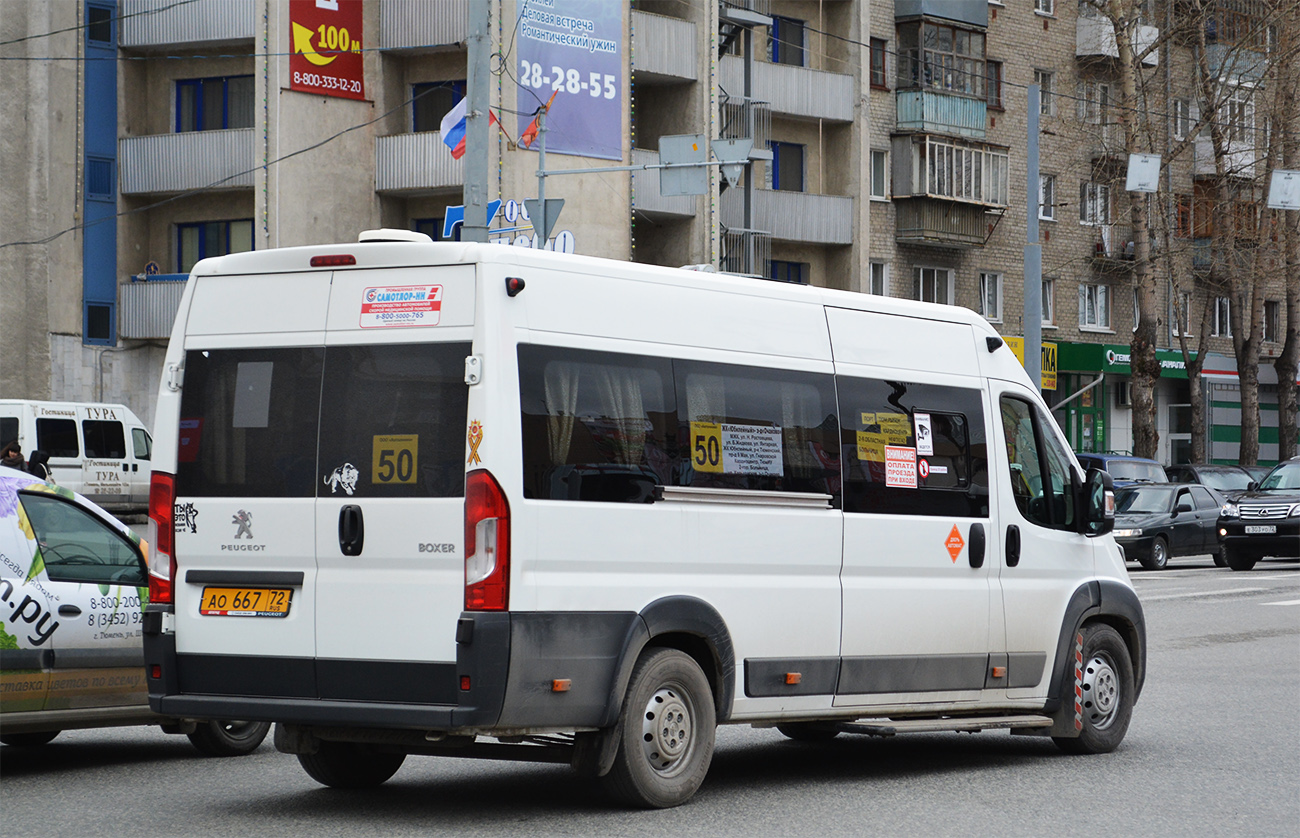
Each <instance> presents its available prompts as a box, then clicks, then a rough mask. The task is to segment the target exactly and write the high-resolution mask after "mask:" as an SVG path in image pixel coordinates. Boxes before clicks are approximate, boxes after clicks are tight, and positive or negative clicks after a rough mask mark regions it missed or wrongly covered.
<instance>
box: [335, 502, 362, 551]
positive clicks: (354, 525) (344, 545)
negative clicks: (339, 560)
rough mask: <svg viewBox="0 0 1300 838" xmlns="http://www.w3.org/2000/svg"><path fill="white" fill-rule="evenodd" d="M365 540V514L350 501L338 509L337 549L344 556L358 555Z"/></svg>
mask: <svg viewBox="0 0 1300 838" xmlns="http://www.w3.org/2000/svg"><path fill="white" fill-rule="evenodd" d="M365 542H366V519H365V516H363V515H362V514H361V507H359V506H357V505H356V504H353V503H350V504H348V505H346V506H344V507H343V508H342V509H340V510H339V549H340V550H342V551H343V555H345V556H360V555H361V549H362V547H364V546H365Z"/></svg>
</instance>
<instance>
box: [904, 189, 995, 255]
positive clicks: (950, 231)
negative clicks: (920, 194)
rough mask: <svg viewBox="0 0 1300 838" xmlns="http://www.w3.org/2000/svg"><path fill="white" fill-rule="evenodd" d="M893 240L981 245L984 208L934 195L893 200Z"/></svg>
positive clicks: (952, 246)
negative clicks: (937, 197)
mask: <svg viewBox="0 0 1300 838" xmlns="http://www.w3.org/2000/svg"><path fill="white" fill-rule="evenodd" d="M894 212H895V226H894V241H896V242H898V243H899V244H913V245H918V244H919V245H927V246H930V247H943V248H949V249H956V250H971V249H974V248H979V247H983V246H984V242H985V240H986V239H987V238H988V234H989V230H988V228H989V224H990V221H989V219H988V212H987V210H986V208H984V207H981V206H977V205H974V204H959V203H955V202H953V201H939V200H935V199H933V198H909V199H907V200H896V201H894Z"/></svg>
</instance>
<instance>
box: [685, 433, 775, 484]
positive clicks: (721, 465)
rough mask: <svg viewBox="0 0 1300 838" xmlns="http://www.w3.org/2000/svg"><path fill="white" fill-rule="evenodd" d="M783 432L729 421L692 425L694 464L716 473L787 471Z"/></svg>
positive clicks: (703, 470) (772, 472) (692, 463)
mask: <svg viewBox="0 0 1300 838" xmlns="http://www.w3.org/2000/svg"><path fill="white" fill-rule="evenodd" d="M781 453H782V452H781V429H780V428H777V427H769V426H764V425H733V424H729V423H726V422H692V423H691V465H692V466H693V467H694V468H695V470H696V471H702V472H709V473H712V474H770V475H775V476H777V477H779V476H781V475H782V474H783V473H784V472H785V469H784V466H783V464H782V455H781Z"/></svg>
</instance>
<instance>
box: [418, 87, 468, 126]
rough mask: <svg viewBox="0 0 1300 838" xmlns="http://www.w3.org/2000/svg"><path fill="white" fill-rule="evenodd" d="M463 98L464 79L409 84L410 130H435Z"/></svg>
mask: <svg viewBox="0 0 1300 838" xmlns="http://www.w3.org/2000/svg"><path fill="white" fill-rule="evenodd" d="M464 98H465V82H464V81H435V82H424V83H422V84H413V85H411V130H412V131H415V132H417V133H419V132H420V131H437V130H438V129H439V128H440V127H441V126H442V118H443V117H444V116H446V115H447V112H448V111H450V110H451V109H452V107H453V106H454V105H455V104H456V103H457V102H459V101H460V100H461V99H464Z"/></svg>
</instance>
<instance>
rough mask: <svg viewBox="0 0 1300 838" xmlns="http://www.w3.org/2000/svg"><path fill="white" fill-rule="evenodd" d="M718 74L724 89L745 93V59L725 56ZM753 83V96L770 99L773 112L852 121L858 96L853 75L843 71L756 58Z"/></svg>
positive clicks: (791, 115) (740, 94)
mask: <svg viewBox="0 0 1300 838" xmlns="http://www.w3.org/2000/svg"><path fill="white" fill-rule="evenodd" d="M718 75H719V83H720V84H721V86H722V89H723V91H724V92H726V93H727V94H728V95H730V96H733V97H739V96H744V93H745V61H744V59H742V58H737V57H735V56H732V55H728V56H724V57H723V59H722V65H721V69H720V70H719V74H718ZM753 85H754V89H753V91H751V92H752V95H753V96H754V98H757V99H762V100H764V101H766V102H770V103H771V106H772V112H773V113H777V114H781V115H782V116H789V117H795V118H796V119H824V120H827V121H829V122H852V121H853V118H854V104H855V103H856V102H857V95H856V94H855V93H854V90H853V77H852V76H849V75H845V74H844V73H828V72H825V71H823V70H811V69H809V68H807V67H792V66H789V65H787V64H769V63H767V62H766V61H755V62H754V76H753Z"/></svg>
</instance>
